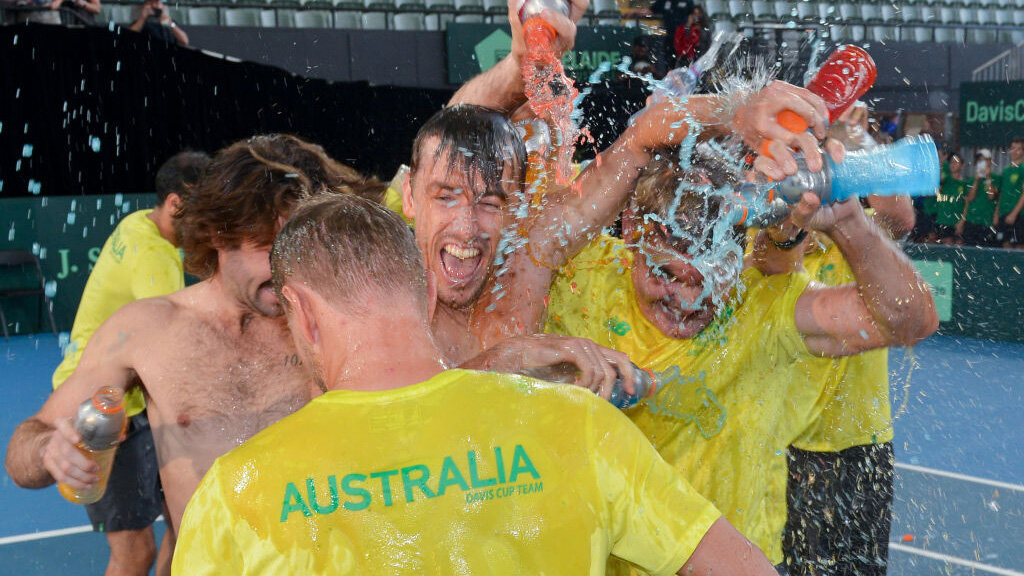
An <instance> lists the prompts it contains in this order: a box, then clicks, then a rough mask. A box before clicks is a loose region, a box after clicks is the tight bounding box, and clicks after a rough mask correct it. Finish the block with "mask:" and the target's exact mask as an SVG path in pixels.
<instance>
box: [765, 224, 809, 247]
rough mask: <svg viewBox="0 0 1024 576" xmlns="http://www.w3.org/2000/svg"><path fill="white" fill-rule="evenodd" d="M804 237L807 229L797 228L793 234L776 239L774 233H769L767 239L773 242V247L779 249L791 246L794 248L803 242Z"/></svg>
mask: <svg viewBox="0 0 1024 576" xmlns="http://www.w3.org/2000/svg"><path fill="white" fill-rule="evenodd" d="M806 238H807V230H805V229H803V228H799V229H798V231H797V232H796V233H795V234H793V235H791V236H789V237H787V238H782V239H776V238H775V237H774V235H772V234H771V233H769V234H768V240H770V241H771V243H772V244H774V245H775V247H776V248H778V249H779V250H792V249H793V248H796V247H797V246H799V245H800V244H803V242H804V240H805V239H806Z"/></svg>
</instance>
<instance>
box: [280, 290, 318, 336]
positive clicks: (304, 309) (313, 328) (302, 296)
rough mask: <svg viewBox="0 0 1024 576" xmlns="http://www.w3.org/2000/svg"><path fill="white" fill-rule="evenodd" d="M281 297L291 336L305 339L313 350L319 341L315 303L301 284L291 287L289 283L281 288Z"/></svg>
mask: <svg viewBox="0 0 1024 576" xmlns="http://www.w3.org/2000/svg"><path fill="white" fill-rule="evenodd" d="M281 297H282V298H283V299H284V301H285V311H286V314H287V315H288V319H289V322H288V325H289V327H291V329H292V331H293V336H294V337H295V338H296V339H299V340H302V341H305V342H306V343H308V344H309V348H310V349H311V350H315V349H316V348H317V345H318V344H319V343H320V323H319V322H318V321H317V314H316V310H315V305H314V303H313V300H312V298H310V295H309V293H308V292H307V291H306V290H305V288H303V287H301V286H296V287H293V286H292V285H290V284H289V285H285V286H284V287H283V288H281Z"/></svg>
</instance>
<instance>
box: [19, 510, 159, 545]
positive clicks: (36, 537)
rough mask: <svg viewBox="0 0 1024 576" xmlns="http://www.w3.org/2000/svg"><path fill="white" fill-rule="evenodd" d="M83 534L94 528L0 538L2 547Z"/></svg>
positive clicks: (77, 527)
mask: <svg viewBox="0 0 1024 576" xmlns="http://www.w3.org/2000/svg"><path fill="white" fill-rule="evenodd" d="M163 520H164V517H163V515H162V514H161V515H160V516H157V519H156V520H154V521H153V522H154V524H155V523H156V522H163ZM83 532H92V526H91V525H89V524H86V525H85V526H72V527H71V528H61V529H60V530H45V531H43V532H33V533H31V534H18V535H16V536H4V537H3V538H0V546H3V545H5V544H17V543H19V542H31V541H33V540H45V539H47V538H59V537H61V536H70V535H72V534H81V533H83Z"/></svg>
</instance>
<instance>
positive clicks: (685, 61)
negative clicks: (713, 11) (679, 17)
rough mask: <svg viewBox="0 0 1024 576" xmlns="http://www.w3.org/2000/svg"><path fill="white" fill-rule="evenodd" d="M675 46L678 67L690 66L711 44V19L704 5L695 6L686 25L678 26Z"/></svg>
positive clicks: (674, 36)
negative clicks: (705, 11)
mask: <svg viewBox="0 0 1024 576" xmlns="http://www.w3.org/2000/svg"><path fill="white" fill-rule="evenodd" d="M672 37H673V38H674V46H675V50H676V54H675V55H676V59H675V62H676V68H678V67H680V66H689V65H690V64H691V63H692V62H694V61H695V60H696V59H697V58H700V56H701V55H702V54H704V52H706V51H707V49H708V46H710V45H711V21H710V20H708V16H707V14H705V13H704V8H703V7H702V6H694V7H693V10H692V11H691V12H690V15H689V16H688V17H687V19H686V26H679V27H678V28H676V31H675V34H674V35H673V36H672Z"/></svg>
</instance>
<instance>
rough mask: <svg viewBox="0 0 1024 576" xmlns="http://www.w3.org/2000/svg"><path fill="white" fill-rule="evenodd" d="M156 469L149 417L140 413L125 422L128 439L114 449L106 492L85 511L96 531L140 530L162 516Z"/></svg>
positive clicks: (157, 466)
mask: <svg viewBox="0 0 1024 576" xmlns="http://www.w3.org/2000/svg"><path fill="white" fill-rule="evenodd" d="M163 501H164V495H163V491H162V490H161V489H160V466H159V464H157V461H156V449H155V448H154V446H153V432H152V431H151V430H150V429H149V418H147V417H146V413H145V412H142V413H140V414H137V415H135V416H133V417H132V418H131V420H129V422H128V436H127V438H125V441H124V442H122V443H121V445H120V446H118V447H117V453H116V454H115V455H114V465H113V468H111V470H110V481H109V482H108V483H107V491H106V492H105V493H104V494H103V498H100V500H99V502H96V503H95V504H86V506H85V511H86V512H88V514H89V520H91V521H92V529H93V530H95V531H96V532H119V531H122V530H141V529H143V528H145V527H147V526H150V525H152V524H153V521H154V520H156V518H157V516H159V515H160V514H161V513H163Z"/></svg>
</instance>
